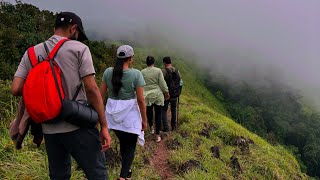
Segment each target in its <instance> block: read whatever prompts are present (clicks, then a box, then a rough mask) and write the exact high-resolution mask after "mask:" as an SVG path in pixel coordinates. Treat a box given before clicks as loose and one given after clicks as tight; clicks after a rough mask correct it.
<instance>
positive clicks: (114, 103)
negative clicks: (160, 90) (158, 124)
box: [105, 98, 145, 146]
mask: <svg viewBox="0 0 320 180" xmlns="http://www.w3.org/2000/svg"><path fill="white" fill-rule="evenodd" d="M105 114H106V118H107V123H108V128H109V129H114V130H119V131H124V132H127V133H132V134H137V135H138V142H139V144H140V145H142V146H143V145H144V143H145V140H144V132H143V131H142V118H141V113H140V109H139V106H138V102H137V99H130V100H115V99H110V98H109V99H108V101H107V105H106V111H105Z"/></svg>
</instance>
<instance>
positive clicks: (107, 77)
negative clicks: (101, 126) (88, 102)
mask: <svg viewBox="0 0 320 180" xmlns="http://www.w3.org/2000/svg"><path fill="white" fill-rule="evenodd" d="M133 59H134V51H133V48H132V47H131V46H129V45H123V46H120V47H119V48H118V50H117V60H116V63H115V66H114V67H110V68H108V69H106V70H105V72H104V74H103V77H102V84H101V88H100V92H101V95H102V97H103V98H104V96H105V94H106V93H107V92H108V97H109V98H108V101H107V105H106V111H105V114H106V117H107V122H108V125H109V126H108V127H109V129H112V130H113V131H114V132H115V134H116V136H117V137H118V139H119V141H120V154H121V157H122V167H121V173H120V180H123V179H128V178H130V177H131V173H132V172H131V170H130V167H131V165H132V161H133V159H134V154H135V149H136V143H137V140H138V142H139V144H140V145H144V130H145V129H146V126H147V125H146V124H147V116H146V106H145V100H144V96H143V91H144V89H143V87H144V85H145V82H144V79H143V76H142V74H141V72H140V71H139V70H137V69H134V68H132V63H133Z"/></svg>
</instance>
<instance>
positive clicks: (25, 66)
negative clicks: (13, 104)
mask: <svg viewBox="0 0 320 180" xmlns="http://www.w3.org/2000/svg"><path fill="white" fill-rule="evenodd" d="M30 69H31V64H30V63H29V58H28V53H27V51H26V52H25V53H24V55H23V57H22V58H21V62H20V64H19V66H18V69H17V71H16V73H15V75H14V78H13V81H12V83H11V89H10V92H11V94H12V95H14V96H22V92H23V86H24V83H25V79H26V78H27V75H28V73H29V70H30Z"/></svg>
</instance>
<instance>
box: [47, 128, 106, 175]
mask: <svg viewBox="0 0 320 180" xmlns="http://www.w3.org/2000/svg"><path fill="white" fill-rule="evenodd" d="M44 138H45V144H46V150H47V154H48V162H49V176H50V179H52V180H67V179H70V177H71V156H72V157H73V158H74V159H75V160H76V161H77V163H78V165H79V166H80V167H81V168H82V170H83V171H84V173H85V174H86V176H87V178H88V179H89V180H98V179H99V180H106V179H108V173H107V167H106V160H105V157H104V153H102V152H101V140H100V136H99V131H98V129H96V128H92V129H88V128H80V129H78V130H75V131H72V132H67V133H59V134H45V135H44Z"/></svg>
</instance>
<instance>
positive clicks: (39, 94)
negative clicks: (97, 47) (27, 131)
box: [23, 39, 68, 123]
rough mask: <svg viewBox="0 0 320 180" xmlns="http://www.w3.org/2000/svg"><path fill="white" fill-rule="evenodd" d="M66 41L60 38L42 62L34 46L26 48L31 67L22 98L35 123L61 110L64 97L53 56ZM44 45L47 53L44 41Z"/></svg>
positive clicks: (44, 120) (58, 71)
mask: <svg viewBox="0 0 320 180" xmlns="http://www.w3.org/2000/svg"><path fill="white" fill-rule="evenodd" d="M66 41H68V39H62V40H60V41H59V42H58V43H57V45H56V46H55V47H54V48H53V50H52V51H51V52H50V53H49V55H48V57H47V58H46V59H45V60H43V61H42V62H39V61H38V59H37V57H36V53H35V50H34V47H31V48H29V49H28V56H29V60H30V62H31V65H32V69H31V70H30V72H29V74H28V76H27V79H26V81H25V84H24V87H23V99H24V103H25V106H26V109H27V111H28V113H29V115H30V117H31V119H33V121H34V122H36V123H42V122H46V121H49V120H52V119H54V118H55V117H57V116H58V115H59V114H60V112H61V108H62V101H63V99H64V97H65V96H64V92H63V89H62V82H61V73H62V72H61V69H60V67H59V66H58V64H57V63H56V62H55V61H54V58H55V56H56V54H57V52H58V51H59V49H60V47H61V46H62V45H63V44H64V43H65V42H66ZM44 46H45V48H46V51H47V53H48V50H47V49H48V48H47V46H46V44H45V43H44Z"/></svg>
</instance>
